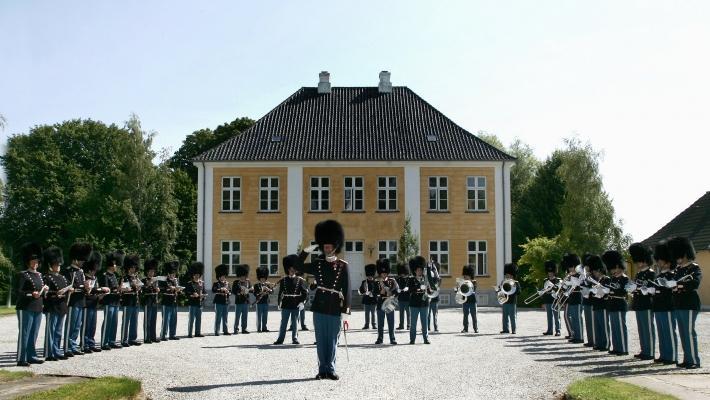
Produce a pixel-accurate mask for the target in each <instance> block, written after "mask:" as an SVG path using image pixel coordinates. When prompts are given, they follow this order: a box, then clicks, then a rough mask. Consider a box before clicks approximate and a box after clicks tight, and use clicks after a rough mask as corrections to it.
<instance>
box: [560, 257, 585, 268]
mask: <svg viewBox="0 0 710 400" xmlns="http://www.w3.org/2000/svg"><path fill="white" fill-rule="evenodd" d="M581 263H582V262H581V261H580V260H579V256H578V255H576V254H574V253H565V255H563V256H562V261H561V262H560V267H562V268H563V269H564V270H565V272H567V271H568V270H569V269H570V268H574V267H576V266H578V265H579V264H581Z"/></svg>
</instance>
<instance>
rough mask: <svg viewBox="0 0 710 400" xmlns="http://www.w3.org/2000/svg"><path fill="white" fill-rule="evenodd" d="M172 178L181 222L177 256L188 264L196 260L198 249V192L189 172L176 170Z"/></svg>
mask: <svg viewBox="0 0 710 400" xmlns="http://www.w3.org/2000/svg"><path fill="white" fill-rule="evenodd" d="M171 178H172V181H173V190H174V193H175V201H177V205H178V208H177V215H178V221H179V222H180V224H179V226H178V231H177V238H176V241H175V255H177V256H178V257H179V258H180V260H182V261H183V262H184V263H187V262H189V261H193V260H195V256H196V254H195V250H196V249H197V191H196V190H195V184H194V183H193V182H192V180H191V179H190V176H189V175H188V174H187V172H185V171H183V170H181V169H177V170H174V171H172V173H171Z"/></svg>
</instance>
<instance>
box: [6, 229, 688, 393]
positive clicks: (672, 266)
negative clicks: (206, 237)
mask: <svg viewBox="0 0 710 400" xmlns="http://www.w3.org/2000/svg"><path fill="white" fill-rule="evenodd" d="M315 237H316V243H317V244H316V245H312V246H309V247H307V248H305V249H303V250H302V251H301V253H300V254H298V255H296V254H292V255H288V256H286V257H284V258H283V269H284V276H283V278H282V279H280V280H279V281H278V282H277V283H275V284H273V283H271V282H269V281H268V277H269V271H268V269H266V268H259V269H258V270H257V279H258V282H257V283H256V284H254V285H253V286H252V284H251V282H250V281H249V280H248V278H247V277H248V274H249V266H248V265H237V266H236V268H235V274H236V276H237V279H236V280H235V281H234V282H233V284H232V286H231V288H230V285H229V282H228V281H227V276H228V275H229V267H228V266H227V265H224V264H220V265H218V266H217V267H216V268H215V271H216V276H217V281H215V282H214V283H213V286H212V293H213V294H214V296H213V297H214V299H213V304H214V307H215V314H216V318H215V323H214V334H215V336H219V334H220V330H221V332H222V334H224V335H230V334H232V333H234V334H237V333H249V331H248V330H247V315H248V311H249V306H250V305H251V304H255V305H256V309H257V330H258V331H259V332H269V330H268V329H267V315H268V305H269V303H268V302H269V295H271V294H272V293H275V292H276V291H277V292H278V295H277V297H278V301H277V305H278V309H279V310H280V313H281V324H280V328H279V334H278V338H277V339H276V341H275V342H274V345H280V344H283V342H284V340H285V337H286V327H287V324H288V322H289V320H290V321H291V328H290V330H291V340H292V343H293V344H299V341H298V332H297V331H298V329H297V327H298V324H299V322H300V323H301V326H302V327H303V328H304V330H306V329H307V328H306V327H305V321H304V320H303V317H302V316H301V312H303V310H304V309H305V303H306V302H307V301H308V299H309V287H308V283H307V281H306V280H305V279H304V278H303V277H302V276H300V275H302V274H303V273H307V274H310V275H311V276H313V278H314V282H313V284H312V285H311V290H312V291H313V292H314V296H313V299H312V305H311V311H312V312H313V323H314V326H315V333H316V346H317V350H318V351H317V355H318V364H319V370H318V374H317V376H316V378H317V379H333V380H337V379H338V375H337V373H336V369H335V352H336V347H337V345H338V342H339V339H340V334H341V332H342V333H343V334H346V332H347V321H346V320H347V317H345V321H344V320H343V317H342V314H349V313H350V306H351V290H350V289H351V288H350V284H349V282H350V279H349V271H348V264H347V262H346V261H345V260H342V259H340V258H338V256H337V254H338V253H339V251H340V249H341V248H342V246H343V244H344V232H343V228H342V226H341V225H340V224H339V223H338V222H336V221H332V220H329V221H324V222H321V223H319V224H318V225H317V226H316V229H315ZM628 253H629V255H630V259H631V262H632V263H633V265H634V267H635V270H636V274H635V276H634V278H633V279H631V278H629V277H628V276H627V275H626V274H625V271H626V260H625V257H624V255H623V254H622V253H620V252H618V251H615V250H610V251H607V252H605V253H603V254H602V255H601V256H599V255H595V254H585V255H584V256H583V257H582V258H581V259H580V257H578V256H577V255H576V254H571V253H569V254H565V255H564V256H563V257H562V259H561V260H560V263H559V266H560V268H561V269H562V271H563V272H565V273H566V275H565V276H564V277H563V278H560V277H558V276H557V264H556V262H555V261H554V260H548V261H546V262H545V263H544V271H545V273H546V277H545V280H544V283H543V286H542V288H540V289H539V290H536V291H535V292H533V294H532V295H530V296H529V297H528V298H526V299H525V300H524V303H525V304H532V303H534V302H536V301H541V302H542V304H543V306H544V309H545V313H546V316H547V329H546V330H545V331H544V332H543V333H542V334H543V335H555V336H559V335H560V313H564V317H565V320H566V321H567V326H568V329H569V341H570V342H571V343H578V344H583V343H584V345H585V346H589V347H593V348H594V349H595V350H599V351H606V352H609V353H610V354H613V355H618V356H625V355H628V354H629V342H628V330H627V325H626V313H627V311H628V309H629V304H628V302H627V300H628V299H629V298H631V299H632V302H631V309H632V310H633V311H634V313H635V317H636V323H637V331H638V335H639V343H640V352H639V353H637V354H635V355H634V357H636V358H638V359H641V360H649V361H650V360H652V361H653V362H655V363H661V364H666V365H670V364H677V365H678V366H679V367H683V368H688V369H695V368H699V367H700V362H701V361H700V355H699V351H698V350H699V349H698V341H697V332H696V330H695V324H696V321H697V317H698V313H699V311H700V306H701V304H700V297H699V295H698V288H699V286H700V282H701V279H702V270H701V268H700V266H699V265H698V264H697V263H695V262H694V259H695V250H694V249H693V246H692V243H691V242H690V241H689V240H688V239H687V238H683V237H675V238H672V239H669V240H668V241H662V242H660V243H658V244H657V245H656V246H655V247H654V248H653V249H651V248H649V247H646V246H644V245H642V244H640V243H634V244H632V245H631V246H630V247H629V249H628ZM308 258H311V262H306V259H308ZM69 259H70V261H71V262H70V266H69V267H68V268H67V269H66V270H64V271H62V264H63V255H62V251H61V249H59V248H56V247H50V248H47V249H46V250H45V251H44V252H43V251H42V248H41V247H40V246H39V245H38V244H36V243H27V244H25V245H24V246H23V248H22V262H23V265H24V266H25V268H26V269H25V270H24V271H22V272H20V273H19V274H18V283H17V286H16V290H17V294H18V300H17V317H18V324H19V334H18V345H17V365H18V366H28V365H29V364H39V363H42V362H44V361H57V360H63V359H66V358H67V357H73V356H78V355H83V354H86V353H92V352H99V351H102V350H104V351H109V350H114V349H120V348H122V347H129V346H139V345H141V344H150V343H159V342H160V341H164V340H178V337H177V336H176V326H177V315H178V314H177V307H178V304H180V302H181V300H180V299H181V296H183V295H184V296H185V297H186V300H187V305H188V308H189V317H188V318H189V321H188V337H202V336H203V335H202V330H201V316H202V309H203V303H204V300H205V298H206V297H207V295H206V293H207V292H206V287H205V282H204V281H203V280H202V276H203V274H204V268H205V267H204V265H203V264H202V263H200V262H195V263H192V265H190V266H189V268H188V274H187V275H188V277H189V281H188V282H187V283H185V286H184V287H183V286H180V283H179V281H178V278H177V272H178V266H179V264H178V262H177V261H168V262H166V263H164V264H163V268H162V273H163V274H164V275H162V276H159V275H158V266H159V262H158V260H157V259H154V258H150V259H148V260H146V261H145V262H144V264H143V269H144V273H145V277H144V278H143V279H140V278H139V276H138V271H139V269H140V259H139V256H138V255H135V254H132V255H124V254H123V253H122V252H118V251H116V252H111V253H108V254H106V256H105V258H104V257H102V255H101V254H100V253H98V252H96V251H93V249H92V246H91V245H90V244H88V243H75V244H74V245H72V246H71V248H70V251H69ZM104 260H105V263H102V261H104ZM102 264H104V265H103V268H104V269H103V270H101V269H102ZM408 264H409V265H408V267H409V268H407V266H406V265H398V266H397V275H398V276H397V277H396V278H394V277H393V276H390V273H391V272H392V271H391V268H390V262H389V260H388V259H380V260H378V261H377V263H376V265H375V264H369V265H367V266H365V274H366V279H365V280H363V281H362V284H361V285H360V287H359V289H358V293H359V295H360V296H362V303H363V305H364V309H365V326H364V327H363V329H370V326H371V327H372V328H373V329H377V340H376V342H375V343H376V344H382V342H383V338H384V331H385V321H386V325H387V333H388V337H389V342H390V344H392V345H396V344H397V341H396V337H395V311H396V310H397V309H399V312H400V314H399V315H400V321H399V326H398V327H397V329H403V328H404V326H405V325H404V320H405V318H404V317H405V316H406V321H407V325H408V328H409V343H410V344H414V343H415V341H416V335H417V327H418V325H419V324H421V333H422V337H423V340H424V343H425V344H429V343H430V341H429V318H430V315H431V316H434V318H435V317H436V309H432V306H431V303H432V301H433V299H435V298H437V297H438V293H439V289H440V283H441V278H440V277H439V275H438V270H437V264H436V263H435V262H434V261H433V260H432V261H430V262H427V260H426V259H425V258H424V257H422V256H416V257H413V258H412V259H411V260H409V263H408ZM40 265H42V266H43V267H42V268H43V269H44V275H42V273H41V272H40V271H39V268H40ZM118 267H122V268H123V275H122V276H121V277H119V276H118V275H117V271H116V269H117V268H118ZM97 271H98V272H97ZM299 272H300V273H301V274H300V275H299V274H297V273H299ZM410 272H411V275H410ZM504 274H505V276H504V279H503V280H502V281H501V282H500V284H499V285H498V286H496V287H495V289H496V292H497V299H498V302H499V303H500V305H501V306H502V331H501V332H500V333H502V334H503V333H510V334H515V333H516V328H517V325H516V322H517V321H516V314H517V298H518V296H519V295H520V294H521V285H520V282H518V281H517V280H516V276H517V274H518V268H517V266H516V265H515V264H512V263H510V264H505V266H504ZM375 275H376V276H375ZM476 291H477V283H476V280H475V268H474V267H473V266H471V265H466V266H464V267H463V270H462V277H461V278H457V280H456V287H455V299H456V303H457V304H460V305H461V308H462V312H463V330H462V331H461V332H462V333H468V332H469V316H470V317H471V326H472V328H473V331H474V332H475V333H478V330H479V326H478V318H477V308H476V307H477V300H476ZM232 295H233V296H234V298H235V309H236V311H235V321H234V327H233V331H232V333H230V332H229V331H228V324H227V320H228V310H229V305H230V298H231V296H232ZM140 306H142V310H143V314H144V315H143V318H144V319H143V329H144V334H143V341H142V343H141V342H139V341H138V335H137V322H138V318H139V313H140V311H141V307H140ZM119 307H120V311H121V316H122V323H121V325H120V327H121V337H120V344H119V343H118V342H117V337H116V336H117V331H118V328H119V324H118V317H119ZM99 309H100V310H102V312H103V322H102V324H101V326H100V329H101V332H100V342H99V343H96V342H95V334H96V332H95V331H96V328H97V314H98V312H97V310H99ZM159 309H160V310H161V313H160V314H161V315H162V325H161V329H160V334H159V335H158V332H157V314H158V310H159ZM43 313H44V315H45V320H46V326H45V340H44V360H43V359H42V358H40V357H39V356H38V354H37V351H36V348H35V343H36V340H37V336H38V332H39V329H40V324H41V320H42V318H41V317H42V314H43ZM375 317H376V319H375ZM585 326H586V329H585ZM434 328H435V330H436V329H437V328H438V326H437V324H436V322H434ZM193 333H194V335H193ZM585 335H586V340H587V341H586V343H585V340H584V339H585ZM678 338H680V344H681V346H682V349H683V355H684V358H683V361H682V362H680V363H679V362H678ZM344 339H346V338H345V337H344ZM656 340H658V348H659V356H658V358H656Z"/></svg>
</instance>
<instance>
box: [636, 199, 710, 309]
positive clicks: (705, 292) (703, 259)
mask: <svg viewBox="0 0 710 400" xmlns="http://www.w3.org/2000/svg"><path fill="white" fill-rule="evenodd" d="M673 236H683V237H687V238H688V239H690V241H691V242H692V243H693V246H694V247H695V255H696V257H695V262H696V263H698V264H699V265H700V267H701V268H707V267H708V266H710V192H705V195H703V196H702V197H701V198H699V199H698V200H696V201H695V203H693V204H691V205H690V207H688V208H687V209H685V210H684V211H683V212H682V213H680V214H678V215H677V216H676V217H675V218H673V219H672V220H671V221H670V222H669V223H667V224H666V225H664V226H663V227H662V228H661V229H659V230H658V232H656V233H654V234H653V235H651V237H649V238H648V239H646V240H644V241H643V243H644V244H645V245H647V246H654V245H656V244H657V243H658V242H659V241H661V240H663V239H668V238H670V237H673ZM699 292H700V302H701V303H702V304H703V309H704V310H707V309H708V308H710V279H708V278H707V277H706V278H705V279H703V280H702V281H701V282H700V289H699Z"/></svg>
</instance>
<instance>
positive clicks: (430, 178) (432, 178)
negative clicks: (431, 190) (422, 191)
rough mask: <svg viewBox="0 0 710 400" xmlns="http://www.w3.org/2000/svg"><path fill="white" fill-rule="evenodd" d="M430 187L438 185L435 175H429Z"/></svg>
mask: <svg viewBox="0 0 710 400" xmlns="http://www.w3.org/2000/svg"><path fill="white" fill-rule="evenodd" d="M429 187H436V178H435V177H433V176H432V177H429Z"/></svg>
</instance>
